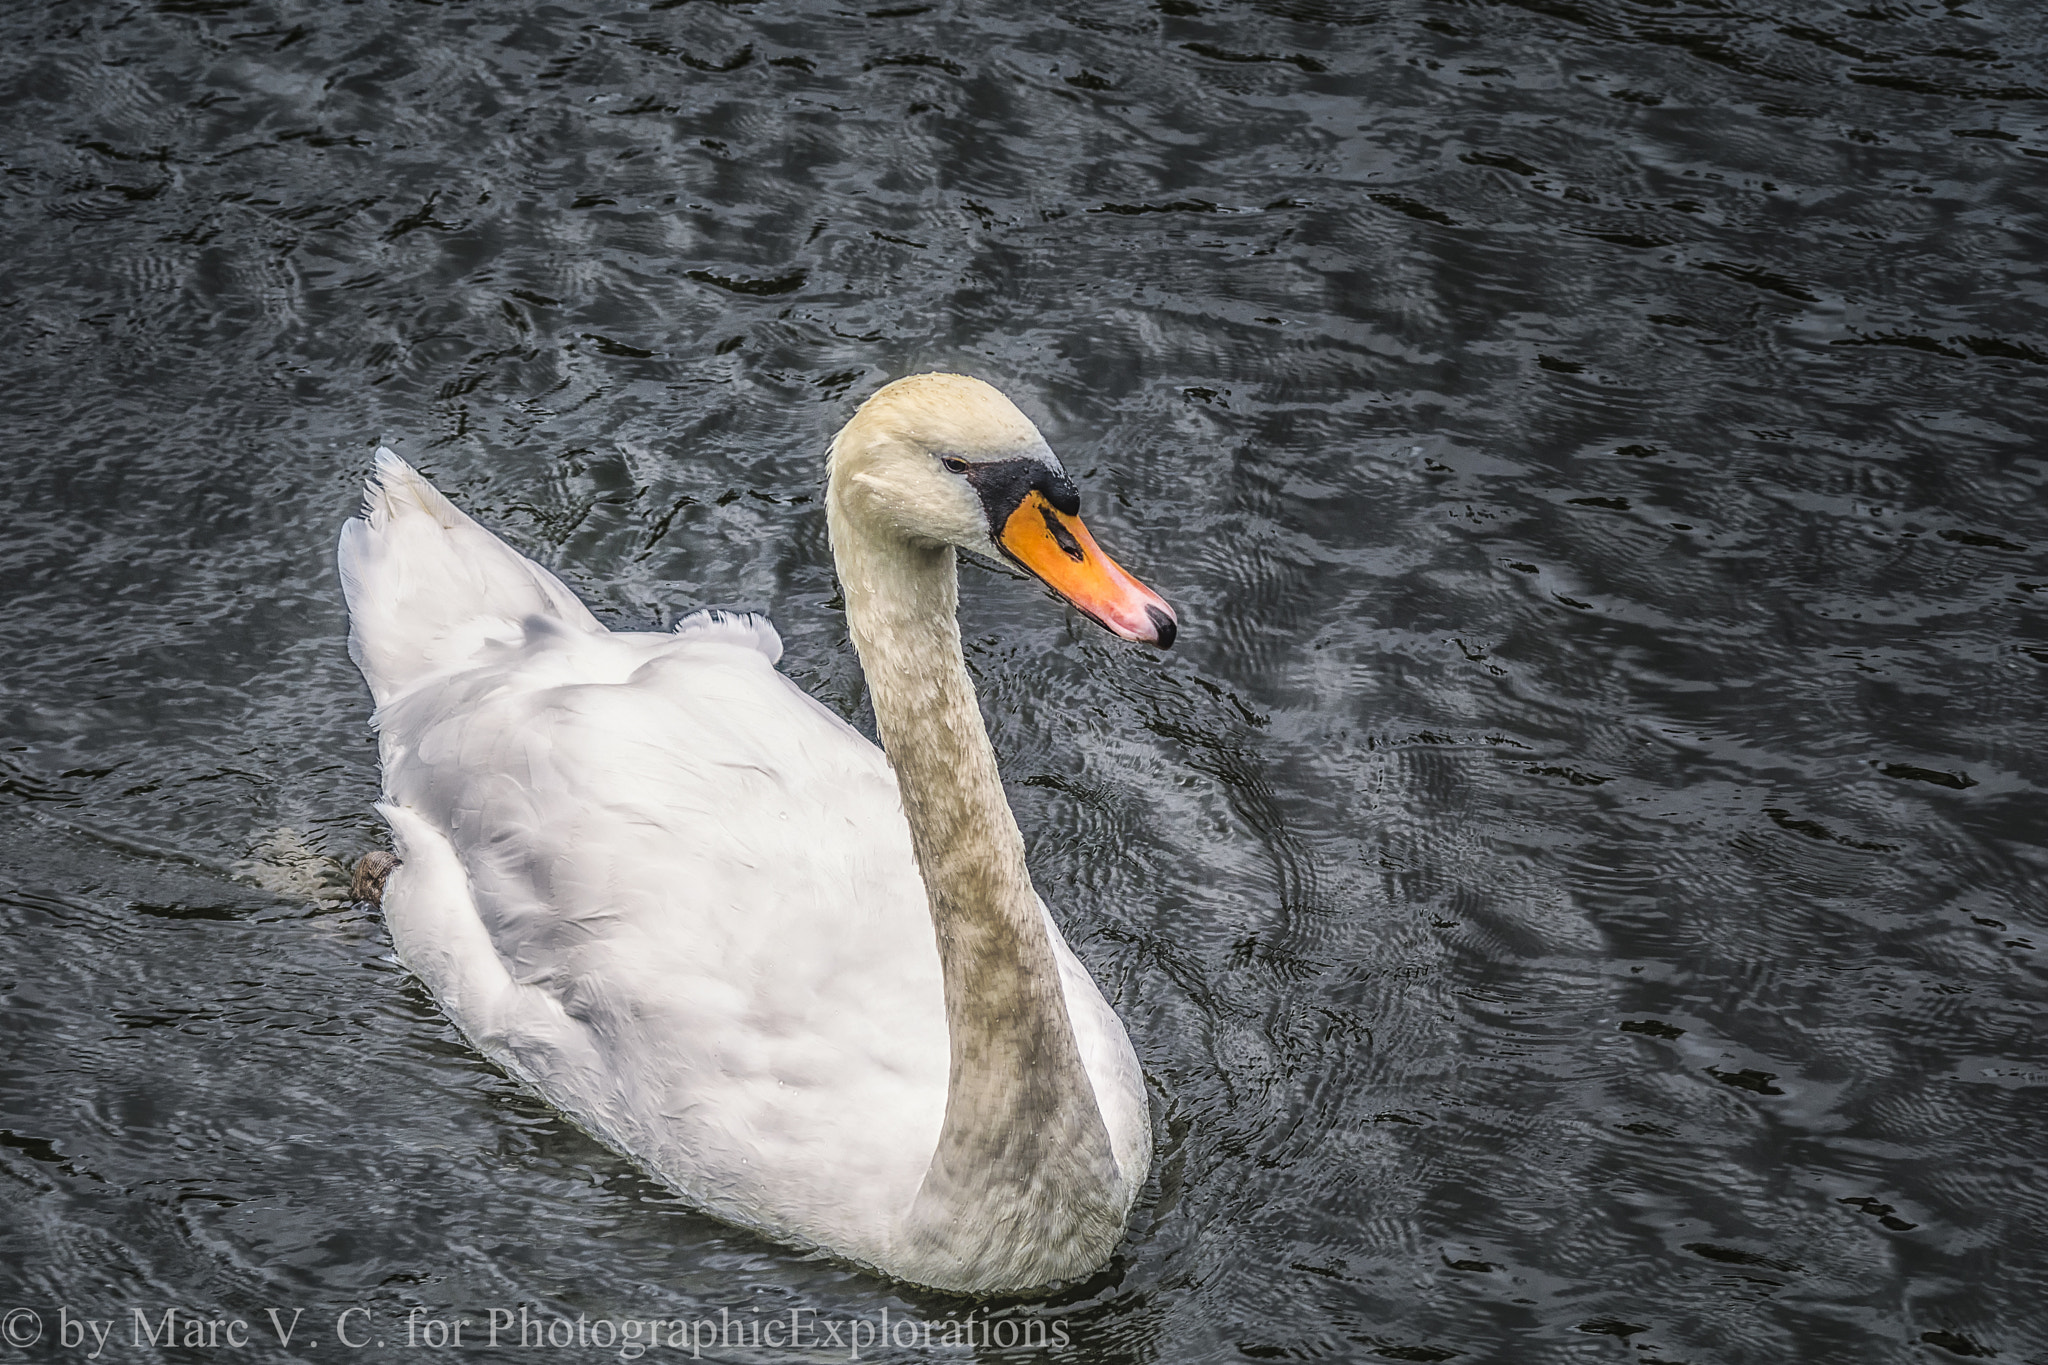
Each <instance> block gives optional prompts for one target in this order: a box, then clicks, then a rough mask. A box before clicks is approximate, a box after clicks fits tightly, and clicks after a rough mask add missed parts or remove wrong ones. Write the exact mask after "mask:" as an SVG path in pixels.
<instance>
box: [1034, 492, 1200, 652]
mask: <svg viewBox="0 0 2048 1365" xmlns="http://www.w3.org/2000/svg"><path fill="white" fill-rule="evenodd" d="M996 542H997V544H999V545H1000V546H1002V549H1003V553H1005V554H1007V555H1009V556H1010V558H1012V559H1014V560H1016V561H1017V562H1018V563H1019V564H1022V565H1023V566H1024V567H1025V568H1026V569H1029V570H1030V571H1031V572H1032V573H1034V574H1036V575H1037V576H1038V578H1039V579H1040V580H1041V581H1042V582H1044V584H1045V586H1047V587H1048V588H1051V589H1052V590H1053V591H1054V592H1056V593H1058V594H1059V595H1060V596H1061V597H1064V598H1066V599H1067V601H1069V602H1071V603H1073V604H1074V606H1075V608H1076V609H1078V610H1079V611H1081V612H1083V613H1084V614H1086V615H1088V616H1091V617H1093V618H1095V620H1096V621H1098V622H1100V623H1101V624H1102V625H1103V626H1105V627H1107V628H1108V629H1109V630H1110V631H1111V632H1112V633H1113V634H1116V635H1121V636H1122V637H1123V638H1124V639H1126V640H1134V641H1139V642H1142V643H1144V644H1148V645H1157V646H1159V648H1161V649H1165V648H1166V647H1167V646H1169V645H1171V644H1172V643H1173V637H1174V633H1175V630H1176V628H1177V623H1176V621H1175V619H1174V615H1173V608H1172V607H1169V606H1167V605H1166V601H1165V599H1164V598H1162V597H1160V595H1159V594H1158V593H1156V592H1153V591H1152V590H1151V589H1150V588H1148V587H1146V586H1145V585H1144V584H1143V583H1140V582H1139V581H1138V580H1137V579H1135V578H1133V577H1131V576H1130V575H1129V574H1127V573H1125V572H1124V571H1123V570H1122V569H1121V568H1119V567H1118V566H1117V562H1116V561H1115V560H1113V559H1111V558H1110V557H1109V556H1108V555H1106V554H1104V553H1102V550H1101V547H1099V546H1098V545H1096V543H1095V537H1094V536H1091V535H1089V534H1088V528H1087V527H1086V526H1083V525H1082V524H1081V519H1080V518H1079V517H1070V516H1067V515H1065V514H1064V513H1062V512H1061V511H1059V509H1058V508H1056V507H1054V506H1053V505H1052V504H1051V503H1050V502H1048V501H1046V497H1045V494H1043V493H1041V492H1039V491H1038V490H1036V489H1033V490H1032V491H1031V492H1029V493H1027V494H1025V496H1024V500H1023V501H1022V502H1020V503H1018V504H1017V510H1016V511H1014V512H1012V513H1010V519H1009V520H1008V521H1006V522H1004V523H1003V529H1002V532H1001V534H999V535H998V536H997V537H996Z"/></svg>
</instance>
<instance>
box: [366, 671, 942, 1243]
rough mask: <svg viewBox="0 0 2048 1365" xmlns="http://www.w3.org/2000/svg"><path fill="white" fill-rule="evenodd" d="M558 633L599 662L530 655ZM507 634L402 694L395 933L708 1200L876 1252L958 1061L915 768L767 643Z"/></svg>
mask: <svg viewBox="0 0 2048 1365" xmlns="http://www.w3.org/2000/svg"><path fill="white" fill-rule="evenodd" d="M564 650H567V651H569V652H571V653H572V654H576V655H591V656H597V657H594V658H591V659H589V660H588V661H587V667H586V668H584V669H582V670H580V671H583V672H586V673H587V674H588V675H589V676H590V677H591V678H593V679H594V680H591V681H570V680H565V676H566V675H570V674H573V673H575V672H577V671H579V670H578V669H577V668H576V667H575V662H574V660H562V659H545V658H542V659H532V658H528V657H526V656H528V655H532V654H540V655H545V654H547V653H549V652H560V651H564ZM619 653H624V654H626V655H628V656H629V657H628V658H627V659H626V660H625V661H621V660H619V659H616V658H610V657H605V656H608V655H614V654H619ZM509 654H510V657H508V658H507V659H505V660H504V661H503V662H501V663H499V664H496V665H491V666H485V667H481V668H477V669H472V670H469V671H466V672H464V673H461V674H457V675H453V676H452V677H450V678H448V679H446V680H444V681H443V682H442V683H441V684H439V685H437V686H435V687H432V688H420V689H415V690H414V691H413V692H411V693H408V694H407V695H405V696H403V697H401V698H399V699H398V700H397V701H395V702H393V703H391V704H389V705H387V706H386V707H385V708H384V711H383V719H382V723H383V728H384V741H385V746H386V752H387V755H388V756H389V757H388V759H387V764H386V772H385V791H386V802H387V804H388V805H389V806H391V807H393V808H394V813H395V816H396V818H394V819H393V821H392V824H393V828H394V830H395V831H398V832H399V833H400V834H401V836H402V837H403V838H404V840H405V845H406V847H405V853H404V857H405V865H404V866H403V867H402V868H401V869H400V870H399V872H398V873H396V874H394V876H393V879H392V880H393V885H394V887H395V888H396V889H395V891H387V898H388V899H387V905H388V909H387V917H388V919H389V921H390V923H391V926H392V933H393V938H394V941H395V942H396V943H397V944H398V947H399V951H400V956H401V958H402V959H403V960H404V961H405V962H406V963H407V965H408V966H410V967H412V968H414V969H415V970H416V971H417V972H418V973H419V974H420V975H421V977H422V978H423V979H425V980H426V981H427V983H428V985H429V986H430V987H432V988H433V989H434V991H435V994H436V995H437V997H439V998H441V999H442V1001H443V1003H444V1005H445V1006H446V1007H447V1008H448V1010H449V1013H450V1014H451V1015H452V1016H453V1017H454V1019H455V1021H456V1023H457V1024H458V1025H460V1026H461V1027H462V1028H463V1030H464V1032H465V1033H467V1034H468V1035H469V1036H470V1037H471V1038H472V1040H473V1041H475V1042H476V1044H477V1045H478V1046H479V1047H480V1048H481V1049H482V1050H483V1051H485V1052H486V1053H487V1054H488V1055H491V1056H493V1057H494V1058H497V1059H499V1060H501V1061H502V1062H504V1064H505V1065H506V1066H507V1067H508V1068H509V1069H511V1070H513V1071H514V1072H515V1073H517V1074H518V1075H520V1076H521V1077H522V1078H524V1079H526V1080H528V1081H529V1082H531V1083H532V1084H533V1085H534V1086H535V1087H536V1088H537V1089H538V1090H539V1091H540V1092H541V1093H542V1095H543V1096H545V1097H546V1098H547V1099H549V1100H550V1101H551V1102H553V1103H554V1104H555V1105H557V1106H558V1107H559V1108H561V1109H563V1110H564V1111H565V1112H567V1113H568V1114H570V1115H571V1116H572V1117H574V1118H575V1119H577V1120H578V1121H579V1122H581V1123H583V1124H584V1125H585V1126H587V1127H589V1128H591V1129H593V1130H594V1131H596V1132H597V1133H599V1134H600V1135H601V1136H603V1137H605V1138H607V1139H609V1140H611V1141H612V1142H614V1143H615V1144H616V1145H618V1146H619V1147H621V1148H622V1149H624V1150H625V1151H627V1152H629V1153H631V1154H632V1155H634V1156H636V1157H638V1158H640V1159H641V1160H642V1161H644V1162H645V1163H646V1164H647V1165H649V1166H650V1167H651V1168H652V1169H654V1170H655V1171H656V1172H657V1173H658V1174H660V1175H662V1176H663V1177H665V1178H666V1179H668V1180H669V1181H670V1182H671V1183H672V1184H674V1185H676V1186H677V1187H678V1188H679V1189H681V1190H682V1191H684V1192H685V1193H686V1194H688V1195H689V1196H690V1197H691V1198H692V1199H693V1200H695V1201H696V1202H697V1203H699V1204H701V1205H702V1206H704V1207H705V1208H707V1209H709V1210H711V1211H712V1212H714V1213H718V1214H720V1215H722V1216H724V1217H727V1218H730V1219H733V1220H734V1221H737V1222H742V1223H746V1224H750V1225H752V1226H755V1227H761V1228H765V1229H768V1230H770V1231H774V1232H777V1233H779V1234H781V1235H784V1236H788V1237H792V1238H795V1239H797V1240H802V1241H809V1242H813V1243H819V1244H826V1245H832V1246H835V1247H838V1248H841V1249H846V1250H850V1251H852V1252H853V1253H854V1254H856V1255H859V1254H861V1249H862V1246H863V1242H864V1241H866V1242H872V1241H873V1240H874V1239H875V1238H876V1237H877V1235H878V1233H882V1232H884V1231H886V1230H889V1229H892V1228H893V1226H894V1224H895V1221H896V1219H897V1217H898V1216H899V1215H900V1214H901V1212H902V1211H903V1210H904V1209H906V1208H907V1207H908V1206H909V1204H910V1202H911V1200H912V1198H913V1197H914V1196H915V1193H916V1189H917V1183H918V1181H919V1179H921V1177H922V1175H923V1171H924V1167H925V1165H926V1164H927V1163H928V1161H929V1159H930V1155H931V1152H932V1150H933V1148H934V1146H935V1145H936V1143H937V1140H938V1133H939V1128H940V1123H941V1120H942V1119H943V1117H944V1109H945V1094H946V1079H947V1066H948V1053H947V1034H946V1024H945V1016H944V1009H943V993H942V987H941V983H940V975H939V963H938V954H937V948H936V944H935V941H934V938H933V933H932V928H931V922H930V918H929V914H928V912H927V910H926V907H925V897H924V888H923V884H922V881H921V880H920V879H919V877H918V874H917V870H916V864H915V862H914V860H913V857H912V853H911V849H910V839H909V831H908V827H907V825H906V824H905V823H904V819H903V815H902V812H901V808H900V806H899V804H898V796H897V790H896V784H895V779H894V774H893V773H892V772H891V771H890V770H889V768H888V766H887V764H886V761H885V760H883V759H882V757H881V754H880V751H879V750H877V749H875V748H874V746H873V745H871V744H869V743H868V742H867V741H866V740H864V739H862V738H861V737H860V736H859V735H858V734H856V733H854V732H853V731H852V730H851V729H849V728H848V727H847V726H845V725H844V723H843V722H841V721H839V720H838V718H837V717H835V716H832V715H831V714H830V713H829V712H827V711H825V710H824V708H823V707H820V706H818V705H817V704H816V703H815V702H812V701H811V700H810V699H809V698H808V697H805V696H804V695H803V694H802V693H801V692H800V691H798V690H797V689H796V688H795V687H794V686H793V685H791V684H790V683H789V682H788V681H787V680H786V679H784V678H783V677H782V675H780V674H779V673H776V672H775V671H774V669H773V668H772V667H771V666H770V665H769V663H768V661H767V659H766V657H765V656H764V655H763V654H762V653H761V652H760V651H759V650H757V649H755V648H753V647H751V646H750V645H747V644H743V643H741V644H736V643H729V642H726V641H723V640H719V639H717V638H715V637H714V638H702V637H684V638H682V639H677V638H675V637H662V636H620V635H610V636H600V637H595V638H593V637H582V639H580V640H575V639H572V640H570V641H568V642H566V643H565V642H564V640H563V637H562V636H561V635H559V634H558V633H554V632H543V633H541V635H540V638H538V639H536V640H535V641H533V642H532V643H530V644H528V645H527V646H525V647H524V648H521V649H518V650H513V651H509ZM633 656H638V657H640V659H641V662H640V663H639V664H638V666H637V667H632V668H631V669H630V671H629V672H627V671H626V667H627V665H628V664H629V663H630V662H631V659H632V657H633ZM620 672H626V676H625V677H623V678H622V679H618V680H613V679H614V677H615V675H617V674H618V673H620ZM437 841H438V842H437ZM415 843H421V844H433V845H434V847H433V851H431V852H430V853H429V854H428V856H427V857H426V858H425V859H424V860H423V867H422V870H421V872H420V876H419V880H418V882H417V884H414V882H413V874H414V868H413V859H414V851H413V848H414V845H415ZM465 916H466V918H465ZM451 917H453V918H454V919H455V920H457V921H458V922H459V923H458V924H457V925H456V926H455V927H453V928H451V926H450V919H451ZM479 983H482V984H479ZM472 1001H476V1002H479V1003H478V1004H477V1005H476V1006H475V1007H474V1008H472V1006H471V1003H470V1002H472ZM879 1249H880V1248H879V1246H877V1247H876V1248H875V1250H876V1251H877V1253H878V1252H879Z"/></svg>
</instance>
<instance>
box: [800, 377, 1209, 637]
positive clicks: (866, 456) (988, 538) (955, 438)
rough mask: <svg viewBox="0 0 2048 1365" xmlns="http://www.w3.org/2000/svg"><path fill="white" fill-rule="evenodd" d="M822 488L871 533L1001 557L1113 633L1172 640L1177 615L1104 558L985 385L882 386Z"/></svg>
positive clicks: (1071, 493)
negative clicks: (828, 484)
mask: <svg viewBox="0 0 2048 1365" xmlns="http://www.w3.org/2000/svg"><path fill="white" fill-rule="evenodd" d="M830 484H831V487H830V491H829V493H828V498H829V501H830V503H831V505H832V508H833V509H834V511H835V512H836V513H838V514H841V515H845V516H849V517H852V518H854V519H856V520H857V521H859V522H860V524H861V525H862V527H863V529H865V530H867V531H869V532H871V533H874V532H879V533H881V534H885V535H890V536H893V537H895V538H897V539H900V540H902V541H905V542H907V543H909V544H912V545H918V546H926V547H933V548H936V547H938V546H941V545H952V546H956V547H958V548H960V549H963V550H971V551H973V552H974V553H976V554H979V555H983V556H985V557H987V558H990V559H1005V560H1008V561H1009V562H1010V563H1012V564H1015V565H1017V566H1018V567H1019V568H1021V569H1023V570H1024V571H1025V572H1027V573H1029V574H1031V575H1032V576H1033V577H1034V578H1037V579H1038V580H1039V581H1040V582H1042V583H1044V584H1045V585H1046V586H1047V587H1048V588H1051V589H1052V590H1053V591H1054V592H1055V593H1057V594H1059V595H1060V596H1061V597H1062V598H1064V599H1065V600H1066V601H1067V602H1069V603H1070V604H1072V605H1073V606H1074V607H1075V608H1076V609H1077V610H1079V611H1080V612H1081V613H1082V614H1084V615H1086V616H1088V617H1090V618H1091V619H1093V620H1094V621H1096V622H1097V623H1098V624H1100V625H1102V626H1103V627H1104V628H1106V629H1107V630H1109V631H1110V632H1111V633H1113V634H1115V635H1119V636H1122V637H1123V638H1124V639H1126V640H1135V641H1141V642H1143V643H1145V644H1150V645H1157V646H1159V647H1160V648H1161V649H1164V648H1166V647H1167V646H1169V645H1171V644H1172V643H1173V637H1174V634H1175V632H1176V629H1177V623H1176V620H1175V617H1174V613H1173V608H1172V607H1170V606H1168V605H1167V604H1166V601H1165V599H1163V598H1162V597H1160V596H1159V594H1157V593H1155V592H1153V591H1152V590H1151V589H1150V588H1148V587H1146V586H1145V585H1144V584H1143V583H1140V582H1139V581H1138V580H1137V579H1135V578H1133V577H1131V575H1130V574H1128V573H1126V572H1124V570H1123V569H1122V568H1121V567H1120V566H1119V565H1118V564H1117V563H1116V561H1115V560H1113V559H1111V558H1110V557H1109V556H1108V555H1106V554H1104V553H1103V552H1102V548H1101V547H1100V546H1098V545H1097V544H1096V543H1095V538H1094V537H1093V536H1092V535H1090V534H1089V533H1088V528H1087V527H1086V526H1084V525H1083V524H1082V522H1081V494H1080V490H1078V489H1077V488H1075V486H1074V481H1073V480H1072V479H1071V478H1069V477H1068V475H1067V471H1066V469H1065V467H1064V466H1062V465H1061V464H1060V461H1059V456H1057V455H1055V454H1053V452H1052V447H1051V446H1048V445H1047V444H1046V443H1045V438H1044V437H1043V436H1041V435H1039V434H1038V428H1037V427H1035V426H1033V425H1032V424H1031V419H1030V418H1028V417H1026V416H1025V415H1024V414H1023V413H1021V412H1019V411H1018V410H1017V406H1016V404H1014V403H1012V402H1011V401H1010V400H1009V399H1007V398H1005V397H1003V395H1002V393H1001V392H1000V391H999V390H997V389H996V388H995V387H994V386H993V385H990V384H985V383H983V382H982V381H981V380H979V379H971V378H969V377H967V376H966V375H958V374H919V375H912V376H910V377H909V378H907V379H899V380H897V381H896V382H895V383H893V384H889V385H886V386H884V387H883V388H881V389H880V390H878V391H877V392H876V393H875V394H874V396H873V397H871V398H869V399H868V401H867V402H865V403H863V404H861V407H860V411H858V412H856V413H855V414H854V415H853V420H851V421H849V422H848V423H847V424H846V426H845V427H844V428H843V429H842V430H841V431H840V433H839V435H838V436H837V437H836V438H835V439H834V440H833V442H832V456H831V479H830Z"/></svg>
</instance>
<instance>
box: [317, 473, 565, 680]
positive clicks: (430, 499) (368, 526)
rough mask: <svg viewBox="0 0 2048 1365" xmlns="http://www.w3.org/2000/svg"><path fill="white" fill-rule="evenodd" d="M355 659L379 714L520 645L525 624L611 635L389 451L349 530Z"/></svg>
mask: <svg viewBox="0 0 2048 1365" xmlns="http://www.w3.org/2000/svg"><path fill="white" fill-rule="evenodd" d="M337 562H338V564H339V567H340V570H341V587H342V594H343V596H345V597H346V598H347V600H348V617H349V639H348V647H349V656H350V657H351V658H353V659H354V660H355V661H356V666H357V667H358V668H360V669H362V671H363V676H364V677H365V678H366V679H368V680H369V684H370V691H371V693H372V694H373V695H374V696H375V697H376V699H377V703H378V705H380V706H381V705H383V704H384V703H385V702H386V701H388V700H390V699H391V698H392V697H395V696H397V695H398V694H399V693H401V692H404V691H405V690H406V689H407V688H409V687H411V686H412V685H413V684H414V683H415V682H418V681H419V680H420V679H422V678H425V677H429V676H431V675H433V674H436V673H441V672H445V671H447V670H448V669H450V668H455V667H459V666H462V665H463V664H466V663H468V662H469V661H471V660H473V659H475V658H476V657H477V655H478V654H479V652H481V651H482V650H483V649H484V648H485V647H486V646H487V645H489V644H491V643H493V642H503V643H514V642H517V641H519V640H520V639H523V638H524V636H525V623H527V622H528V621H530V620H531V619H532V618H534V617H540V618H542V620H544V621H545V622H547V623H548V624H550V625H553V626H556V627H567V628H570V629H572V630H588V631H598V630H602V629H603V627H602V626H600V625H599V624H598V622H597V619H596V618H595V617H593V616H592V615H591V614H590V611H589V609H588V608H586V607H585V606H584V605H583V604H582V603H581V602H580V601H578V600H577V598H576V595H575V594H574V593H572V592H570V591H569V589H568V588H567V587H566V586H564V585H563V583H562V581H561V580H560V579H559V578H556V577H555V576H554V575H553V574H551V573H549V572H548V571H547V570H546V569H544V568H542V567H541V566H540V565H538V564H536V563H534V562H533V561H532V560H530V559H528V558H527V557H526V556H524V555H522V554H520V553H519V552H518V551H517V550H514V549H513V548H512V547H511V546H509V545H507V544H506V543H505V542H504V541H502V540H500V539H498V538H497V537H496V536H494V535H492V534H491V533H490V532H489V531H486V530H485V529H484V528H483V527H481V526H479V525H477V524H476V523H475V522H474V521H472V520H470V519H469V518H468V517H467V516H465V515H464V514H463V513H462V512H461V511H459V510H458V509H457V508H456V506H455V504H453V503H451V502H449V501H448V499H447V498H445V497H443V496H442V495H441V491H440V490H439V489H438V488H435V487H434V485H433V484H431V483H429V482H427V480H426V479H425V478H423V477H421V475H420V474H419V472H418V471H417V470H415V469H413V467H412V466H410V465H408V464H407V463H406V462H405V461H403V460H401V459H399V458H398V456H397V455H395V454H393V453H392V452H391V451H389V450H384V449H380V450H378V452H377V468H376V471H375V472H374V473H373V474H372V475H371V476H370V479H369V482H368V485H367V486H366V488H365V489H364V496H363V511H362V515H361V516H359V517H356V518H353V519H351V520H350V521H349V522H348V523H347V524H346V525H344V526H343V527H342V528H341V546H340V549H339V552H338V555H337Z"/></svg>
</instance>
